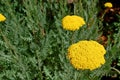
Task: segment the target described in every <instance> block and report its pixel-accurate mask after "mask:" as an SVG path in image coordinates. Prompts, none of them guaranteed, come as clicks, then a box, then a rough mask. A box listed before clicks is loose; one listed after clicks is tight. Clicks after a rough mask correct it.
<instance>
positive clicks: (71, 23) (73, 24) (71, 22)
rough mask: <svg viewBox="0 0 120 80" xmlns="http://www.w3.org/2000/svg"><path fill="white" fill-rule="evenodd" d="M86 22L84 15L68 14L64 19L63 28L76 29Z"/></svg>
mask: <svg viewBox="0 0 120 80" xmlns="http://www.w3.org/2000/svg"><path fill="white" fill-rule="evenodd" d="M84 24H85V21H84V19H83V18H82V17H79V16H76V15H72V16H70V15H67V16H65V17H64V18H63V19H62V25H63V29H66V30H71V31H75V30H78V29H79V28H80V27H82V26H83V25H84Z"/></svg>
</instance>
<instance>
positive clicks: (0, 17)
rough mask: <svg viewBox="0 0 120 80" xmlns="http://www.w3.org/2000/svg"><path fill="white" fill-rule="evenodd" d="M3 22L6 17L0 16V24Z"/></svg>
mask: <svg viewBox="0 0 120 80" xmlns="http://www.w3.org/2000/svg"><path fill="white" fill-rule="evenodd" d="M5 20H6V17H5V16H3V15H2V14H0V22H2V21H5Z"/></svg>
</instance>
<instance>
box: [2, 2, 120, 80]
mask: <svg viewBox="0 0 120 80" xmlns="http://www.w3.org/2000/svg"><path fill="white" fill-rule="evenodd" d="M73 4H74V5H73V7H74V10H72V11H71V10H70V7H68V5H69V4H68V3H67V1H66V0H58V1H57V0H0V12H1V13H2V14H3V15H5V16H6V18H7V20H6V21H5V22H1V23H0V80H100V79H101V77H102V76H104V75H109V74H108V73H110V70H111V65H110V64H111V63H112V60H113V59H116V58H117V56H118V54H119V52H120V51H119V48H120V42H119V40H120V39H119V36H120V31H119V32H118V33H116V34H115V37H114V38H115V44H114V45H112V44H111V42H110V40H109V43H108V45H107V46H106V47H105V48H106V50H107V53H106V55H105V59H106V63H105V64H104V65H103V66H102V67H100V68H98V69H96V70H93V71H90V70H76V69H74V68H73V67H72V65H71V64H70V63H69V60H68V59H67V57H66V55H67V48H68V47H69V46H70V45H71V44H72V43H75V42H78V41H80V40H95V41H97V39H98V37H99V36H100V35H101V33H100V32H99V27H101V26H102V24H101V23H100V21H99V20H98V18H97V13H98V8H97V7H96V6H97V4H98V1H97V0H78V2H74V3H73ZM70 14H75V15H79V16H81V17H83V18H84V20H85V21H86V25H84V26H83V27H81V28H80V30H77V31H75V32H71V31H66V30H63V28H62V24H61V21H62V18H63V17H64V16H66V15H70ZM116 37H117V38H116ZM116 55H117V56H116Z"/></svg>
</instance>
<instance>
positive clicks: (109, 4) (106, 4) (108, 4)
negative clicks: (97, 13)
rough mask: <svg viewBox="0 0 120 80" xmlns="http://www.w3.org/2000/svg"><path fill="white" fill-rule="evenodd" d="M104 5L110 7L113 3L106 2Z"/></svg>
mask: <svg viewBox="0 0 120 80" xmlns="http://www.w3.org/2000/svg"><path fill="white" fill-rule="evenodd" d="M104 6H105V7H108V8H111V7H113V5H112V3H110V2H106V3H105V4H104Z"/></svg>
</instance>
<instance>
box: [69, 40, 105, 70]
mask: <svg viewBox="0 0 120 80" xmlns="http://www.w3.org/2000/svg"><path fill="white" fill-rule="evenodd" d="M105 53H106V50H105V49H104V47H103V45H101V44H99V43H98V42H96V41H87V40H84V41H79V42H78V43H75V44H72V45H71V46H70V47H69V48H68V54H67V56H68V58H69V59H70V63H71V64H72V65H73V67H75V68H76V69H77V70H80V69H81V70H84V69H90V70H94V69H96V68H98V67H100V66H101V65H102V64H104V63H105V59H104V54H105Z"/></svg>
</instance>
